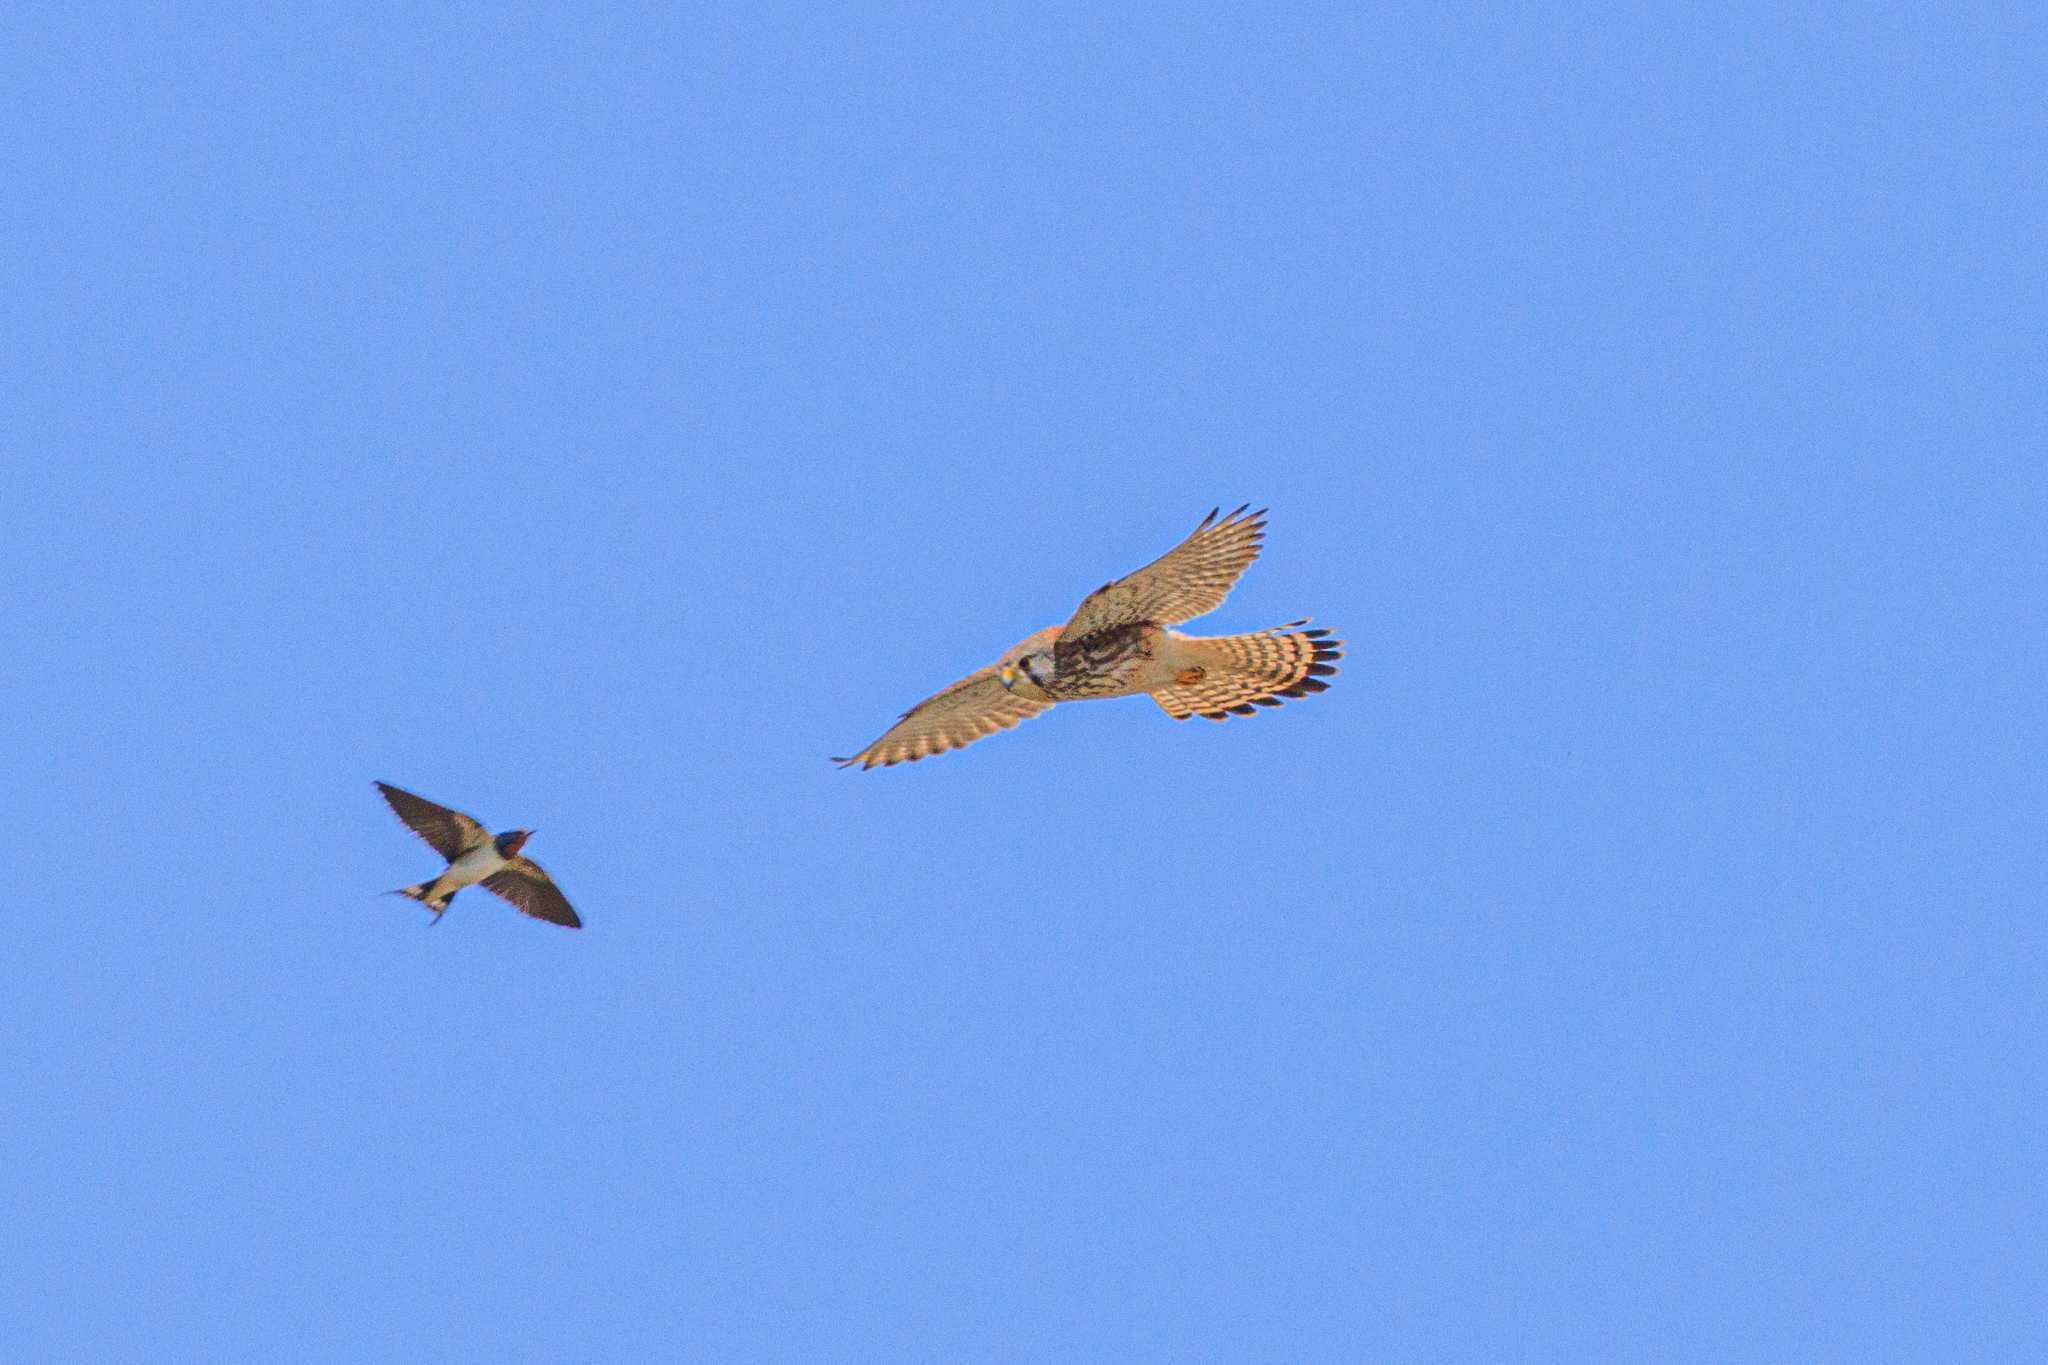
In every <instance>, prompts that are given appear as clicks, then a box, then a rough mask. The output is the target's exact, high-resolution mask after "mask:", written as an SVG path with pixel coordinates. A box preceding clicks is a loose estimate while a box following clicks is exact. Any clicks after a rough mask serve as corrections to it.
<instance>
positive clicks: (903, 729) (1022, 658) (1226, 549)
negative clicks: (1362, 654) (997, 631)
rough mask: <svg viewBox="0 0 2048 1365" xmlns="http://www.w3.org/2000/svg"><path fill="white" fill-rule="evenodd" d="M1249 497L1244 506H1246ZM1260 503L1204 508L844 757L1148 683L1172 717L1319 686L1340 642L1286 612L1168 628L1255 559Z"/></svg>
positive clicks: (1204, 604)
mask: <svg viewBox="0 0 2048 1365" xmlns="http://www.w3.org/2000/svg"><path fill="white" fill-rule="evenodd" d="M1247 506H1249V504H1247ZM1265 535H1266V513H1265V511H1264V510H1263V509H1261V510H1260V511H1257V512H1252V513H1250V514H1247V513H1246V511H1245V508H1243V507H1240V508H1238V509H1237V510H1236V511H1235V512H1232V513H1231V514H1230V515H1229V516H1227V517H1223V518H1221V519H1220V520H1219V519H1218V517H1217V515H1216V513H1215V512H1211V513H1209V515H1208V516H1207V517H1205V518H1204V519H1203V521H1202V524H1201V525H1200V526H1197V527H1196V528H1195V531H1194V534H1193V535H1191V536H1189V537H1188V538H1187V539H1186V540H1184V541H1182V542H1181V543H1180V544H1179V545H1178V546H1176V547H1174V548H1173V549H1172V550H1169V551H1168V552H1167V553H1166V554H1164V555H1162V556H1160V557H1159V558H1158V559H1156V560H1154V561H1153V562H1152V563H1150V564H1147V565H1146V566H1145V567H1144V568H1142V569H1140V570H1138V571H1137V572H1136V573H1134V574H1131V575H1129V576H1128V577H1125V578H1120V579H1118V580H1117V581H1116V582H1114V583H1105V584H1104V585H1103V586H1102V587H1100V588H1097V589H1096V590H1095V591H1094V592H1093V593H1090V594H1089V595H1088V598H1087V600H1085V601H1083V602H1082V603H1081V605H1080V607H1079V609H1077V610H1076V611H1075V612H1074V616H1073V619H1072V620H1070V621H1068V622H1067V623H1066V624H1065V625H1064V626H1048V627H1046V628H1045V629H1044V630H1041V631H1039V632H1038V633H1037V634H1035V635H1032V636H1030V637H1028V638H1026V639H1025V640H1024V641H1023V642H1022V643H1021V644H1018V645H1017V646H1016V647H1015V648H1013V649H1010V650H1008V651H1007V652H1005V653H1004V655H1003V657H1002V659H1001V660H1000V661H998V662H996V663H993V664H990V665H989V666H988V667H987V668H984V669H982V670H981V671H980V672H978V673H970V674H968V675H967V676H966V677H964V678H962V679H961V680H960V681H959V682H956V683H954V684H953V685H952V686H951V687H949V688H947V689H946V690H945V691H943V692H941V693H939V694H938V695H937V696H934V697H927V698H926V699H925V700H923V701H921V702H919V703H918V704H917V705H916V706H913V707H911V708H910V709H909V710H908V711H906V712H904V713H903V718H902V719H901V720H899V721H897V722H896V725H895V726H894V728H892V729H891V730H890V731H889V733H887V734H885V735H883V736H882V737H881V738H880V739H878V740H876V741H875V742H874V743H873V744H870V745H868V747H867V748H865V749H862V750H861V751H860V752H859V753H857V754H855V755H854V756H853V757H852V758H835V759H833V760H832V761H833V762H834V763H837V764H839V765H840V766H841V767H843V768H844V767H852V766H853V765H854V764H859V765H860V766H861V767H862V768H876V767H887V766H888V765H890V764H892V763H915V762H916V761H917V760H918V759H920V758H924V757H925V756H927V755H929V754H942V753H944V752H946V750H948V749H958V748H960V747H961V746H963V745H967V744H972V743H973V742H974V741H975V740H977V739H980V738H981V737H982V736H983V735H992V734H994V733H995V732H996V731H998V730H1007V729H1010V728H1011V727H1012V726H1014V725H1016V724H1017V722H1018V721H1021V720H1026V719H1028V718H1030V717H1032V716H1035V715H1037V714H1038V713H1039V712H1040V711H1043V710H1046V709H1047V708H1048V707H1050V706H1052V705H1053V704H1054V703H1055V702H1063V701H1079V700H1082V699H1085V698H1089V697H1128V696H1131V695H1132V694H1134V693H1138V692H1149V693H1150V694H1151V695H1152V699H1153V700H1154V701H1157V702H1158V703H1159V704H1160V706H1162V707H1164V708H1165V710H1166V714H1167V715H1169V716H1172V717H1173V718H1174V719H1175V720H1186V719H1187V718H1188V717H1189V716H1203V717H1206V718H1208V719H1209V720H1227V719H1229V718H1230V717H1231V716H1249V715H1251V714H1252V713H1253V712H1254V711H1256V710H1258V709H1259V708H1260V707H1261V706H1278V705H1280V699H1281V698H1282V697H1302V696H1307V695H1308V694H1309V693H1311V692H1322V691H1325V690H1327V689H1328V687H1329V684H1328V683H1326V682H1324V681H1323V679H1324V678H1325V677H1327V676H1329V675H1330V674H1332V673H1335V672H1336V671H1337V666H1336V664H1335V663H1334V662H1333V660H1336V659H1339V658H1342V657H1343V649H1342V646H1343V643H1344V642H1343V641H1342V640H1335V639H1332V638H1330V632H1329V631H1327V630H1302V629H1299V627H1301V626H1305V625H1307V624H1308V622H1307V621H1306V620H1301V621H1289V622H1288V623H1287V624H1286V625H1284V626H1275V627H1273V628H1272V629H1270V630H1258V631H1253V632H1252V633H1251V634H1249V635H1211V636H1196V635H1183V634H1181V633H1180V632H1179V631H1177V630H1168V629H1167V627H1168V626H1171V625H1175V624H1178V623H1179V622H1182V621H1187V620H1191V619H1193V618H1194V617H1197V616H1200V615H1202V614H1203V613H1204V612H1210V611H1214V610H1215V609H1216V608H1217V607H1218V606H1221V605H1222V603H1223V599H1224V598H1225V597H1226V596H1228V595H1229V593H1230V589H1231V588H1232V587H1233V586H1234V585H1235V584H1236V583H1237V579H1238V576H1239V575H1240V574H1242V573H1243V572H1244V571H1245V568H1246V566H1248V565H1249V564H1250V563H1251V562H1252V561H1253V560H1254V559H1257V558H1258V557H1259V542H1260V541H1261V540H1263V539H1264V538H1265Z"/></svg>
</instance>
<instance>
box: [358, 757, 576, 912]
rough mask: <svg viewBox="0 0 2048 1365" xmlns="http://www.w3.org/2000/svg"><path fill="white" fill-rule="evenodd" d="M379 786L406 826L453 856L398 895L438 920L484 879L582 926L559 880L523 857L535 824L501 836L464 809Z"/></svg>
mask: <svg viewBox="0 0 2048 1365" xmlns="http://www.w3.org/2000/svg"><path fill="white" fill-rule="evenodd" d="M377 790H378V791H380V792H383V793H384V799H385V801H387V802H389V803H390V806H391V809H392V810H393V811H394V812H396V814H397V816H398V818H399V819H401V820H403V821H405V824H406V828H408V829H410V830H411V831H412V832H413V833H414V834H417V835H419V836H420V838H422V839H425V840H426V841H427V842H428V843H429V844H430V845H432V846H433V849H434V851H435V852H436V853H438V854H440V855H441V856H442V857H443V858H446V859H447V860H448V868H447V870H446V871H444V872H443V873H442V874H441V875H440V876H438V877H432V878H429V879H428V880H426V881H423V882H421V883H419V884H418V885H417V886H401V887H400V888H398V890H396V891H393V892H391V894H392V895H394V896H410V897H412V898H413V899H414V900H416V901H418V902H420V903H421V904H422V905H424V906H426V907H427V909H429V910H431V911H433V912H434V923H436V924H439V923H440V922H441V916H442V915H444V914H446V913H448V903H449V902H450V901H452V900H454V899H455V893H456V892H458V891H460V890H461V889H462V888H463V887H465V886H475V885H477V884H478V883H482V885H483V888H484V890H486V891H489V892H491V893H493V894H494V895H498V896H502V897H504V898H505V899H506V900H508V901H510V902H512V904H513V905H515V906H517V907H518V908H519V909H520V910H521V911H523V912H524V913H526V914H529V915H532V916H533V917H534V918H535V919H544V920H546V921H548V922H549V923H550V924H561V925H566V926H567V927H569V928H571V929H581V928H582V927H583V921H582V920H580V919H578V918H576V912H575V911H574V910H572V909H570V908H569V901H568V898H567V897H566V896H564V895H563V894H562V889H561V888H560V887H558V886H556V885H555V883H554V879H553V878H551V877H549V876H548V874H547V873H545V872H543V871H542V870H541V866H540V864H539V863H536V862H534V861H533V860H532V859H531V858H522V857H520V856H519V850H520V849H521V848H523V847H524V846H525V844H526V841H527V840H528V839H530V838H532V837H533V831H532V830H530V829H508V830H506V831H505V832H504V833H503V834H500V835H497V836H496V837H495V838H494V837H492V834H491V832H490V831H489V830H487V829H485V828H484V827H483V826H482V825H481V824H479V823H478V822H477V821H475V820H473V819H471V818H470V817H469V816H467V815H464V814H463V813H462V812H461V811H459V810H449V809H448V808H447V807H446V806H437V805H435V804H434V803H433V802H431V801H429V800H427V799H426V798H425V797H422V796H414V795H413V794H412V793H411V792H409V791H402V790H400V789H399V788H397V787H394V786H392V785H391V784H390V783H388V782H379V783H378V784H377Z"/></svg>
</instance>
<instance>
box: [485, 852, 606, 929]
mask: <svg viewBox="0 0 2048 1365" xmlns="http://www.w3.org/2000/svg"><path fill="white" fill-rule="evenodd" d="M484 889H485V890H486V891H489V892H490V893H491V894H492V895H496V896H503V897H504V898H505V899H506V900H508V901H510V902H512V904H514V905H516V906H518V907H519V909H520V910H521V911H522V912H524V913H526V914H529V915H532V916H533V917H534V918H535V919H544V920H546V921H547V922H548V923H550V924H560V925H564V926H566V927H568V928H570V929H581V928H582V927H583V921H582V920H580V919H578V918H576V912H575V911H574V910H573V909H571V908H570V906H569V898H568V897H567V896H564V895H563V894H562V888H561V887H559V886H556V885H555V879H554V878H552V877H550V876H549V875H548V874H547V873H546V872H544V871H542V870H541V865H540V864H539V863H537V862H535V861H534V860H533V859H531V858H514V859H513V860H512V861H511V862H510V863H507V864H506V865H505V870H504V871H502V872H493V873H492V874H491V875H490V876H488V877H486V878H484Z"/></svg>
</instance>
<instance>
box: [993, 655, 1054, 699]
mask: <svg viewBox="0 0 2048 1365" xmlns="http://www.w3.org/2000/svg"><path fill="white" fill-rule="evenodd" d="M1052 667H1053V664H1052V651H1051V650H1050V649H1045V650H1029V649H1027V650H1025V651H1024V652H1023V653H1021V654H1019V655H1017V656H1015V657H1014V658H1011V659H1008V660H1006V661H1005V662H1004V664H1003V666H1002V668H1001V669H1000V670H999V671H998V672H997V674H996V676H997V677H999V678H1001V679H1002V682H1003V686H1004V687H1006V688H1008V689H1009V690H1010V691H1011V692H1013V693H1015V694H1016V695H1018V696H1020V697H1023V698H1025V699H1027V700H1029V701H1051V700H1052V694H1051V693H1050V692H1048V691H1046V689H1045V684H1046V681H1047V680H1048V679H1049V678H1051V677H1052Z"/></svg>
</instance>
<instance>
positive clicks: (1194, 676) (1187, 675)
mask: <svg viewBox="0 0 2048 1365" xmlns="http://www.w3.org/2000/svg"><path fill="white" fill-rule="evenodd" d="M1208 676H1209V670H1208V669H1206V668H1183V669H1182V670H1181V671H1180V672H1178V673H1176V674H1174V675H1173V680H1174V681H1175V682H1177V683H1179V684H1180V685H1181V686H1182V687H1193V686H1194V685H1195V684H1196V683H1198V682H1200V681H1201V680H1202V679H1204V678H1206V677H1208Z"/></svg>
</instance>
